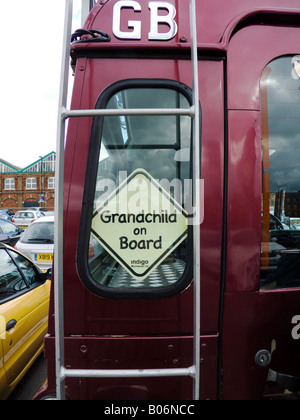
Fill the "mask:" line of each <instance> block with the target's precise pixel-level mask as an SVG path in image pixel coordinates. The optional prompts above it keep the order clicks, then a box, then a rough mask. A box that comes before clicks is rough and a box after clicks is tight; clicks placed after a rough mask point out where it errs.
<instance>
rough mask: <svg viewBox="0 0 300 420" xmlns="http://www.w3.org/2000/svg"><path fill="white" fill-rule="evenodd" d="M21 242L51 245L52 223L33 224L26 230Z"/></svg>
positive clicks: (52, 235)
mask: <svg viewBox="0 0 300 420" xmlns="http://www.w3.org/2000/svg"><path fill="white" fill-rule="evenodd" d="M21 241H22V243H26V244H39V243H48V244H53V243H54V222H41V223H33V224H32V225H30V226H29V227H28V228H27V230H26V231H25V233H24V235H23V236H22V239H21Z"/></svg>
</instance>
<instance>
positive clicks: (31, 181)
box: [26, 178, 37, 190]
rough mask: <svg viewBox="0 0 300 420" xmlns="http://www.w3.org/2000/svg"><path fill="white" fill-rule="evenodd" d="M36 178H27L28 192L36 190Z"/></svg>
mask: <svg viewBox="0 0 300 420" xmlns="http://www.w3.org/2000/svg"><path fill="white" fill-rule="evenodd" d="M36 188H37V184H36V178H27V179H26V190H36Z"/></svg>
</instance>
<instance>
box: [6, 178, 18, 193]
mask: <svg viewBox="0 0 300 420" xmlns="http://www.w3.org/2000/svg"><path fill="white" fill-rule="evenodd" d="M15 189H16V180H15V178H5V179H4V190H5V191H12V190H15Z"/></svg>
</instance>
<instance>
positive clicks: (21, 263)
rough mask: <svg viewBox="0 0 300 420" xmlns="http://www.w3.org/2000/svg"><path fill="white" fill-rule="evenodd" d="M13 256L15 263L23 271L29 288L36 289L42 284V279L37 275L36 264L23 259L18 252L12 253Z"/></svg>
mask: <svg viewBox="0 0 300 420" xmlns="http://www.w3.org/2000/svg"><path fill="white" fill-rule="evenodd" d="M10 254H11V256H12V257H13V259H14V261H15V263H16V264H17V266H18V267H19V269H20V270H21V271H22V274H23V276H24V278H25V281H26V283H27V285H28V286H29V287H32V286H33V287H34V286H36V285H37V284H39V283H40V277H39V275H38V273H37V269H36V267H35V266H34V264H33V263H32V262H31V261H30V260H28V259H27V258H25V257H23V256H22V255H20V254H18V253H17V252H13V251H10Z"/></svg>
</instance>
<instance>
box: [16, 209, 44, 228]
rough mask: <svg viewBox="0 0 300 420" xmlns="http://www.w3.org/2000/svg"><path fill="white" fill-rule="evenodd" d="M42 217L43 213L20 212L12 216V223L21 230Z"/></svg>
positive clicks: (33, 211) (32, 211)
mask: <svg viewBox="0 0 300 420" xmlns="http://www.w3.org/2000/svg"><path fill="white" fill-rule="evenodd" d="M43 216H44V213H42V212H41V211H36V210H21V211H18V212H17V213H16V214H15V215H14V216H13V219H12V222H13V223H14V224H15V225H16V226H19V227H20V228H21V229H26V228H27V227H28V226H29V225H31V223H32V222H34V221H35V220H37V219H39V218H40V217H43Z"/></svg>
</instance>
